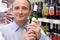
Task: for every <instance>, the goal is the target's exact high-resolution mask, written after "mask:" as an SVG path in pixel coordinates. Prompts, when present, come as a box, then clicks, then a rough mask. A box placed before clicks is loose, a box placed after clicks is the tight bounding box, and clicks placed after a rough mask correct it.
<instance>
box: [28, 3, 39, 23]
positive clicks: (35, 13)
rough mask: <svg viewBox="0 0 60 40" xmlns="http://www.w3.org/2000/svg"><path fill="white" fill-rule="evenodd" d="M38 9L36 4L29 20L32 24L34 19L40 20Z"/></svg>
mask: <svg viewBox="0 0 60 40" xmlns="http://www.w3.org/2000/svg"><path fill="white" fill-rule="evenodd" d="M37 7H38V6H37V3H35V4H34V8H33V12H32V13H31V15H30V18H29V19H30V23H31V21H32V18H33V17H35V18H36V19H38V17H39V16H38V13H37Z"/></svg>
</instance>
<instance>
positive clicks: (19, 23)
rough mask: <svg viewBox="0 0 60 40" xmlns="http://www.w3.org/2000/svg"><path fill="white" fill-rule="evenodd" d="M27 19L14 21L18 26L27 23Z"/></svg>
mask: <svg viewBox="0 0 60 40" xmlns="http://www.w3.org/2000/svg"><path fill="white" fill-rule="evenodd" d="M27 21H28V19H27V20H24V21H16V23H17V24H18V25H19V26H20V27H24V26H25V24H26V23H27Z"/></svg>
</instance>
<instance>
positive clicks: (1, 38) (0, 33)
mask: <svg viewBox="0 0 60 40" xmlns="http://www.w3.org/2000/svg"><path fill="white" fill-rule="evenodd" d="M0 40H4V38H3V36H2V32H0Z"/></svg>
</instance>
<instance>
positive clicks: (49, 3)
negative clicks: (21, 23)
mask: <svg viewBox="0 0 60 40" xmlns="http://www.w3.org/2000/svg"><path fill="white" fill-rule="evenodd" d="M13 1H14V0H0V27H1V26H3V25H6V24H9V23H10V22H13V20H14V17H13V13H12V3H13ZM29 1H30V2H31V9H32V14H31V15H30V17H29V19H30V20H31V19H32V17H36V18H37V19H38V18H39V21H40V25H41V27H42V28H43V30H44V32H45V33H46V35H48V36H49V37H50V38H51V39H52V40H60V0H29ZM35 6H37V7H35ZM35 8H36V9H35Z"/></svg>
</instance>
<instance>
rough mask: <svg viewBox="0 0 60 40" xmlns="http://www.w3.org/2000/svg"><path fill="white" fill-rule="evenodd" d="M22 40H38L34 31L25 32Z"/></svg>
mask: <svg viewBox="0 0 60 40" xmlns="http://www.w3.org/2000/svg"><path fill="white" fill-rule="evenodd" d="M22 40H36V34H34V33H33V31H31V30H29V31H27V32H26V31H25V32H24V34H23V37H22Z"/></svg>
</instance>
